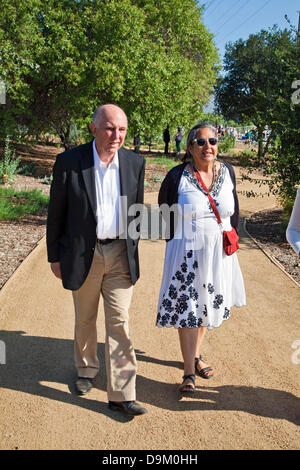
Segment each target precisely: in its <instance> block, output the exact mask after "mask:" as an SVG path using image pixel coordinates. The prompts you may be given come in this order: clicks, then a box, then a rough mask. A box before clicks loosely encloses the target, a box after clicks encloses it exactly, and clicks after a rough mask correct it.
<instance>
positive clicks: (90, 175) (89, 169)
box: [80, 141, 97, 222]
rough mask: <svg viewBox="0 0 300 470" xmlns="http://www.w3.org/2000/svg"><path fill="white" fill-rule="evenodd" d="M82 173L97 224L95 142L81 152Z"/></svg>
mask: <svg viewBox="0 0 300 470" xmlns="http://www.w3.org/2000/svg"><path fill="white" fill-rule="evenodd" d="M80 164H81V171H82V177H83V181H84V184H85V189H86V192H87V195H88V198H89V201H90V204H91V208H92V211H93V213H94V217H95V220H96V222H97V217H96V214H97V203H96V186H95V172H94V156H93V141H92V142H89V143H88V144H87V145H86V148H84V149H82V150H81V158H80Z"/></svg>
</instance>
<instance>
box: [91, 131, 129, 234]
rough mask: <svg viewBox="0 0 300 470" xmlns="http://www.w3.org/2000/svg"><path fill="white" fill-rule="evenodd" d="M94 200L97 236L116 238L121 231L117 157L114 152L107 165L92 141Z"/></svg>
mask: <svg viewBox="0 0 300 470" xmlns="http://www.w3.org/2000/svg"><path fill="white" fill-rule="evenodd" d="M93 155H94V170H95V185H96V201H97V214H96V215H97V238H99V239H102V240H103V239H106V238H116V237H118V236H119V235H121V234H122V233H123V231H124V230H123V223H122V217H121V204H120V195H121V191H120V174H119V157H118V152H116V154H115V156H114V158H113V160H112V161H111V162H110V164H109V165H108V167H107V166H106V164H105V163H103V162H102V161H101V160H100V157H99V155H98V152H97V149H96V144H95V140H94V142H93Z"/></svg>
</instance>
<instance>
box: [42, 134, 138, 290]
mask: <svg viewBox="0 0 300 470" xmlns="http://www.w3.org/2000/svg"><path fill="white" fill-rule="evenodd" d="M118 156H119V172H120V187H121V196H127V208H126V209H127V213H128V208H129V207H130V206H131V205H133V204H143V201H144V173H145V159H144V158H143V157H141V156H139V155H137V154H136V153H134V152H131V151H130V150H126V149H123V148H121V149H120V150H119V151H118ZM96 209H97V207H96V188H95V176H94V159H93V142H89V143H88V144H84V145H80V146H79V147H76V148H74V149H71V150H68V151H66V152H64V153H62V154H60V155H58V157H57V159H56V162H55V164H54V168H53V181H52V185H51V190H50V202H49V207H48V219H47V251H48V261H49V262H50V263H53V262H57V261H59V262H60V267H61V274H62V282H63V286H64V287H65V288H66V289H70V290H77V289H79V288H80V287H81V285H82V284H83V283H84V281H85V279H86V277H87V275H88V272H89V270H90V267H91V263H92V260H93V256H94V250H95V245H96V239H97V237H96V227H97V222H96ZM138 216H139V214H138V213H137V214H134V215H132V216H128V217H127V228H128V225H129V224H130V223H132V222H133V221H134V222H133V223H135V219H137V218H138ZM137 230H139V227H137ZM138 241H139V240H138V239H131V238H130V237H129V236H127V238H126V247H127V255H128V263H129V271H130V276H131V280H132V283H133V284H135V283H136V281H137V279H138V278H139V260H138Z"/></svg>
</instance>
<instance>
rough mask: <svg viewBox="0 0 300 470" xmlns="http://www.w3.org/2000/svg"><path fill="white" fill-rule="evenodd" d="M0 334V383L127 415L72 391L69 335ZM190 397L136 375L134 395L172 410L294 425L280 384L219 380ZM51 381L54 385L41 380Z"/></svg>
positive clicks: (296, 409)
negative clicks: (2, 356) (1, 358)
mask: <svg viewBox="0 0 300 470" xmlns="http://www.w3.org/2000/svg"><path fill="white" fill-rule="evenodd" d="M0 340H1V341H4V342H5V346H6V364H2V365H0V374H1V375H0V386H1V387H2V388H3V389H5V388H7V389H12V390H17V391H20V392H23V393H28V394H31V395H38V396H41V397H45V398H48V399H51V400H57V401H61V402H64V403H67V404H72V405H74V406H79V407H82V408H85V409H88V410H90V411H94V412H95V413H101V414H103V415H106V416H108V417H110V418H111V419H115V420H117V421H119V422H124V423H125V422H127V421H128V420H130V419H131V418H127V417H126V416H123V415H122V414H121V413H115V412H113V411H111V410H109V408H108V406H107V403H104V402H101V401H98V400H91V399H84V398H83V397H79V396H77V395H76V394H75V390H74V385H73V384H74V380H75V377H76V375H75V369H74V365H73V341H72V340H69V339H68V340H67V339H55V338H48V337H35V336H27V335H26V333H25V332H23V331H0ZM98 355H99V357H100V363H101V364H104V361H103V358H104V344H102V343H99V345H98ZM136 356H137V360H138V361H140V362H149V363H153V364H157V366H158V367H159V366H167V367H176V368H179V369H180V370H181V369H182V363H181V362H178V361H164V360H160V359H157V358H154V357H149V356H146V355H145V353H144V352H142V351H138V350H137V351H136ZM199 380H201V379H200V378H198V383H197V387H196V391H195V394H194V395H193V396H192V398H191V399H188V400H186V399H184V400H180V399H179V398H180V397H179V395H178V392H177V390H176V385H174V384H169V383H165V382H160V381H156V380H152V379H150V378H147V377H142V376H139V375H138V376H137V395H138V397H137V399H138V400H139V401H141V402H143V403H148V404H150V405H152V406H155V407H158V408H162V409H168V410H172V411H185V410H188V411H191V410H197V411H205V410H214V411H218V410H219V411H223V410H226V411H243V412H245V413H249V414H253V415H256V416H263V417H267V418H273V419H285V420H287V421H290V422H291V423H294V424H296V425H300V398H298V397H296V396H295V395H293V394H291V393H288V392H284V391H282V390H274V389H267V388H262V387H249V386H236V385H225V386H224V385H223V386H219V387H214V386H213V385H212V386H210V387H206V386H199ZM43 382H48V383H49V382H50V383H51V382H53V384H54V386H53V387H50V386H49V385H43ZM56 383H61V384H66V385H67V386H68V388H69V392H65V391H61V390H58V389H56V388H55V384H56ZM94 386H95V388H98V389H100V390H103V391H105V390H106V377H105V373H104V371H103V374H102V373H101V372H100V374H99V375H98V376H97V377H96V378H95V380H94Z"/></svg>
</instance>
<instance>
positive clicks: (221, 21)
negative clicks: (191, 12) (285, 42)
mask: <svg viewBox="0 0 300 470" xmlns="http://www.w3.org/2000/svg"><path fill="white" fill-rule="evenodd" d="M198 3H199V5H206V8H205V11H204V14H203V21H204V24H205V25H206V26H207V28H208V30H209V31H210V32H211V33H213V34H214V42H215V45H216V46H217V48H218V49H219V53H220V56H221V58H222V57H223V55H224V53H225V44H226V43H227V42H235V41H237V40H238V39H240V38H242V39H243V40H245V39H247V38H248V37H249V36H250V34H253V33H257V32H259V31H261V30H262V29H268V28H271V27H272V26H273V25H274V24H277V25H278V26H279V28H281V29H284V28H289V27H290V26H289V24H288V22H287V21H286V20H285V18H284V16H285V15H287V16H288V18H289V20H290V21H291V23H292V24H293V25H294V26H295V27H296V28H298V18H299V13H298V11H300V0H199V1H198Z"/></svg>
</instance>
